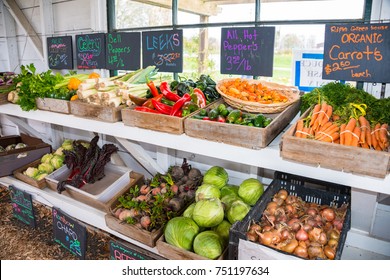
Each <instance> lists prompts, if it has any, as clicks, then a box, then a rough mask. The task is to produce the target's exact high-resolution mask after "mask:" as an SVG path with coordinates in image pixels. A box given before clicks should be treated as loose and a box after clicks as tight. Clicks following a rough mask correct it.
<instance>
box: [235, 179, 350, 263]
mask: <svg viewBox="0 0 390 280" xmlns="http://www.w3.org/2000/svg"><path fill="white" fill-rule="evenodd" d="M281 189H285V190H287V191H288V193H289V194H290V195H293V196H297V197H300V198H301V199H302V200H303V201H305V202H310V203H316V204H319V205H328V206H337V207H340V206H341V205H343V204H344V203H345V204H346V205H347V211H346V215H345V217H344V222H343V228H342V229H341V231H340V239H339V241H338V246H337V249H336V254H335V260H339V259H340V258H341V255H342V252H343V249H344V245H345V240H346V239H347V233H348V231H349V230H350V228H351V188H350V187H348V186H344V185H340V184H334V183H329V182H324V181H319V180H315V179H311V178H306V177H301V176H297V175H293V174H288V173H283V172H275V176H274V180H273V181H272V182H271V184H270V185H269V186H268V188H267V189H266V190H265V192H264V193H263V195H262V196H261V198H260V199H259V200H258V201H257V203H256V205H254V206H253V207H252V209H251V210H250V211H249V213H248V214H247V215H246V216H245V218H244V219H243V220H241V221H239V222H236V223H234V224H233V225H232V227H231V228H230V232H229V260H305V259H304V258H300V257H297V256H295V255H293V254H290V253H287V252H285V251H282V250H278V249H275V248H272V247H270V246H266V245H263V244H260V243H258V242H252V241H250V240H248V237H247V231H248V229H249V227H250V225H251V223H252V222H253V221H259V220H260V218H261V217H262V215H263V213H264V210H265V209H266V207H267V205H268V203H269V202H271V201H272V199H273V197H274V195H275V194H276V193H277V192H278V191H279V190H281Z"/></svg>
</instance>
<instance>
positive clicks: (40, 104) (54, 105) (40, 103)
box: [35, 98, 70, 114]
mask: <svg viewBox="0 0 390 280" xmlns="http://www.w3.org/2000/svg"><path fill="white" fill-rule="evenodd" d="M35 103H36V104H37V108H38V109H39V110H44V111H50V112H56V113H62V114H70V101H68V100H62V99H56V98H35Z"/></svg>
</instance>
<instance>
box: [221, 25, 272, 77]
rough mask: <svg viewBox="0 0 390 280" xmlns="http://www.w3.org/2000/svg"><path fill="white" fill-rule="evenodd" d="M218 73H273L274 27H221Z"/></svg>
mask: <svg viewBox="0 0 390 280" xmlns="http://www.w3.org/2000/svg"><path fill="white" fill-rule="evenodd" d="M221 32H222V33H221V69H220V71H221V73H222V74H238V75H252V76H268V77H271V76H272V68H273V61H274V41H275V27H241V28H222V29H221Z"/></svg>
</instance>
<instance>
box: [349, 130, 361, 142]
mask: <svg viewBox="0 0 390 280" xmlns="http://www.w3.org/2000/svg"><path fill="white" fill-rule="evenodd" d="M360 134H361V129H360V127H358V126H355V128H354V129H353V134H352V141H351V146H353V147H357V146H358V144H359V138H360Z"/></svg>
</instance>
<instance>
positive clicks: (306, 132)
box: [301, 126, 310, 138]
mask: <svg viewBox="0 0 390 280" xmlns="http://www.w3.org/2000/svg"><path fill="white" fill-rule="evenodd" d="M301 138H310V128H308V127H306V126H305V127H303V132H302V137H301Z"/></svg>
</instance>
